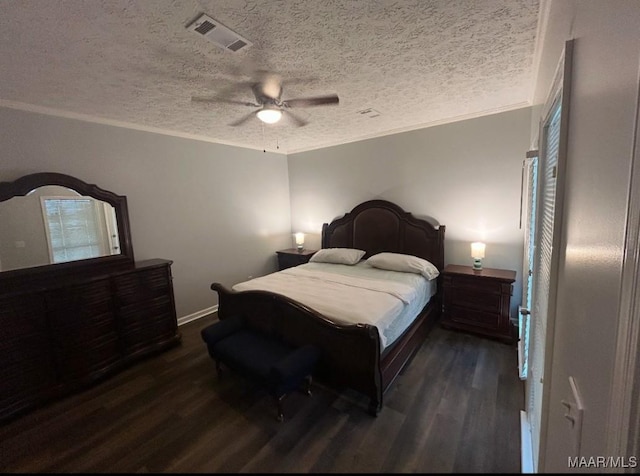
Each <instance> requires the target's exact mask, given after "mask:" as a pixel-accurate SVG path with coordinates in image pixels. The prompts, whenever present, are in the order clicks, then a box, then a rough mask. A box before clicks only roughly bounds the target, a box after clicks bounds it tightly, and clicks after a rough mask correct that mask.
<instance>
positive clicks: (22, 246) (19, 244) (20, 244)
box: [15, 241, 26, 248]
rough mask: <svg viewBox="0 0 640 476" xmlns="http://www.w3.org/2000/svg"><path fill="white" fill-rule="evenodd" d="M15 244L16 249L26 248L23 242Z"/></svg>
mask: <svg viewBox="0 0 640 476" xmlns="http://www.w3.org/2000/svg"><path fill="white" fill-rule="evenodd" d="M15 244H16V248H24V247H25V246H26V245H25V242H24V241H16V243H15Z"/></svg>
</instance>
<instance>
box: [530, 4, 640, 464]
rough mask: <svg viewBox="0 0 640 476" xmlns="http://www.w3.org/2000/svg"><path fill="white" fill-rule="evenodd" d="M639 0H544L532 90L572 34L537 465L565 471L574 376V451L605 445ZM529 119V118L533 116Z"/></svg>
mask: <svg viewBox="0 0 640 476" xmlns="http://www.w3.org/2000/svg"><path fill="white" fill-rule="evenodd" d="M639 32H640V3H639V2H637V1H635V0H628V1H620V0H608V1H606V2H604V1H599V0H597V1H593V0H589V1H586V0H580V1H569V0H561V1H553V3H552V4H551V13H550V16H549V27H548V31H547V37H546V38H545V41H544V48H543V51H542V65H541V69H540V76H539V78H538V81H537V84H536V99H537V101H538V102H540V101H543V100H544V98H545V96H546V94H547V92H548V91H549V89H550V85H551V81H552V77H553V73H554V70H555V66H556V64H557V63H558V60H559V58H560V53H561V51H562V48H563V46H564V42H565V41H566V40H568V39H571V38H575V44H574V61H573V81H572V91H571V104H570V111H569V114H570V116H569V122H570V124H569V144H568V157H567V174H566V176H567V179H566V191H565V204H564V205H565V206H564V210H563V211H562V213H563V225H562V246H561V250H559V251H560V265H559V275H558V294H557V308H556V323H555V341H554V347H553V354H552V373H551V375H547V376H546V377H545V382H546V385H547V391H549V392H550V393H549V394H548V395H549V412H548V414H547V415H543V418H547V420H546V423H547V425H548V432H547V440H546V445H544V446H543V447H542V448H541V450H542V454H543V457H544V464H543V465H542V466H541V467H540V470H541V471H544V472H556V471H568V468H567V457H568V456H569V455H572V439H571V432H570V426H569V422H568V421H567V420H566V419H565V418H564V417H563V414H564V411H565V408H564V407H563V406H562V404H561V403H560V401H561V400H562V399H564V398H567V397H568V396H569V382H568V377H569V376H574V377H575V378H576V381H577V383H578V386H579V388H580V390H581V392H582V396H583V399H584V402H585V406H586V412H585V419H584V426H583V430H582V444H581V446H582V455H583V456H586V457H590V456H594V457H596V456H614V457H615V456H621V455H608V454H606V438H607V432H608V431H615V429H610V428H607V414H608V409H609V407H610V402H611V391H612V389H611V384H612V375H613V365H614V356H615V348H616V330H617V315H618V311H619V297H620V296H619V294H620V286H621V271H622V258H623V251H624V250H623V247H624V237H625V227H626V210H627V199H628V193H629V180H630V170H631V164H632V151H633V144H634V129H635V125H634V124H635V122H634V121H635V115H636V112H637V106H638V70H639V58H640V36H639ZM535 120H536V121H537V118H536V119H535Z"/></svg>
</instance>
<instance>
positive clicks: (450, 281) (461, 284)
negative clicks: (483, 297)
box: [445, 275, 503, 294]
mask: <svg viewBox="0 0 640 476" xmlns="http://www.w3.org/2000/svg"><path fill="white" fill-rule="evenodd" d="M445 281H446V282H447V286H451V287H452V288H456V289H467V290H471V289H473V290H478V289H481V290H482V292H483V293H496V294H500V293H501V292H502V285H503V283H502V282H501V281H495V280H492V279H478V278H475V277H473V276H451V275H449V276H445Z"/></svg>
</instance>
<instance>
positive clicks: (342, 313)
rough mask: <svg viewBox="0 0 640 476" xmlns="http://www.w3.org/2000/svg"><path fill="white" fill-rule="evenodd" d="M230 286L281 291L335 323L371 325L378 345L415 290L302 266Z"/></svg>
mask: <svg viewBox="0 0 640 476" xmlns="http://www.w3.org/2000/svg"><path fill="white" fill-rule="evenodd" d="M337 266H340V265H337ZM233 289H234V290H235V291H250V290H263V291H270V292H273V293H278V294H282V295H284V296H287V297H289V298H291V299H294V300H296V301H298V302H300V303H302V304H305V305H307V306H309V307H310V308H312V309H315V310H316V311H318V312H319V313H321V314H323V315H324V316H326V317H327V318H329V319H331V320H333V321H334V322H336V323H341V324H360V323H362V324H371V325H373V326H376V327H377V328H378V331H379V334H380V340H381V347H382V348H385V347H386V345H387V342H386V337H385V332H386V330H387V328H388V327H389V326H390V325H391V324H392V323H393V320H394V319H395V318H396V317H397V316H398V315H400V313H401V312H402V311H403V309H404V308H405V306H407V305H408V304H409V303H410V302H411V301H412V300H413V299H414V298H415V297H416V293H417V291H416V289H415V287H412V286H410V285H407V284H404V283H400V282H393V281H388V280H382V279H372V278H368V277H360V276H348V275H342V274H335V273H328V272H323V271H319V270H309V269H307V268H306V267H305V266H297V267H294V268H288V269H285V270H283V271H280V272H277V273H273V274H269V275H266V276H262V277H260V278H255V279H252V280H250V281H245V282H242V283H239V284H236V285H235V286H233ZM328 296H329V297H330V298H327V297H328Z"/></svg>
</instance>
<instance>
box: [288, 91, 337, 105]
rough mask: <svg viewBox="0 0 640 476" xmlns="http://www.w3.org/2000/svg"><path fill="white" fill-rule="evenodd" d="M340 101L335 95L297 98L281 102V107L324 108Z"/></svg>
mask: <svg viewBox="0 0 640 476" xmlns="http://www.w3.org/2000/svg"><path fill="white" fill-rule="evenodd" d="M339 102H340V99H339V98H338V95H337V94H333V95H330V96H318V97H313V98H299V99H287V100H286V101H282V105H283V106H285V107H311V106H324V105H331V104H338V103H339Z"/></svg>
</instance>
